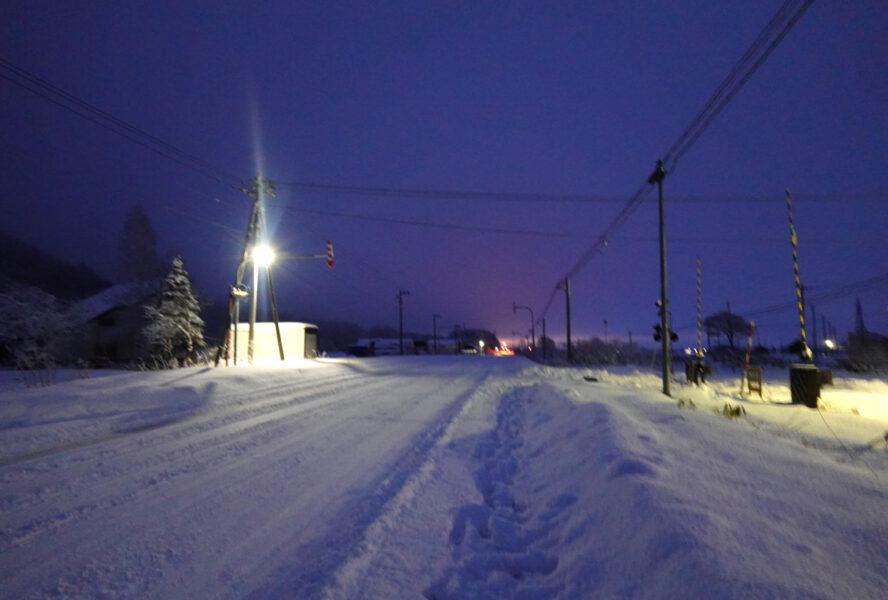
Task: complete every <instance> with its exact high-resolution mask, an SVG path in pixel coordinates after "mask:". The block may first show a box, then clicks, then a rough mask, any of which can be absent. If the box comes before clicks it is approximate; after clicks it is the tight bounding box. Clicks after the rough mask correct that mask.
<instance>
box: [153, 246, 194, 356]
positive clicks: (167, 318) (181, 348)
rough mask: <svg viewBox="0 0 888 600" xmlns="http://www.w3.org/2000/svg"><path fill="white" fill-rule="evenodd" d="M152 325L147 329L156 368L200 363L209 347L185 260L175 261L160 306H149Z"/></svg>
mask: <svg viewBox="0 0 888 600" xmlns="http://www.w3.org/2000/svg"><path fill="white" fill-rule="evenodd" d="M145 316H146V318H147V319H148V325H146V326H145V329H144V330H143V335H144V337H145V341H146V342H147V345H148V348H147V350H148V357H147V358H148V362H149V364H150V365H152V366H159V367H163V366H169V367H178V366H187V365H189V364H194V363H195V362H196V361H197V358H198V356H199V353H200V351H201V350H203V349H204V348H205V347H206V343H205V342H204V338H203V328H204V322H203V319H201V318H200V304H199V303H198V301H197V298H196V296H195V295H194V292H193V291H192V289H191V280H190V279H189V278H188V272H187V271H185V267H184V266H183V264H182V257H181V256H177V257H176V258H174V259H173V264H172V266H171V268H170V272H169V274H168V275H167V277H166V281H165V283H164V290H163V294H162V296H161V299H160V303H159V304H158V305H157V306H146V307H145Z"/></svg>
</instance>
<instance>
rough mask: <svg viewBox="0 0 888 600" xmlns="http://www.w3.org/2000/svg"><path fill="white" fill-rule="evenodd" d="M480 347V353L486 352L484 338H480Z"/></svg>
mask: <svg viewBox="0 0 888 600" xmlns="http://www.w3.org/2000/svg"><path fill="white" fill-rule="evenodd" d="M478 347H479V348H480V351H479V352H478V354H479V355H483V354H484V340H478Z"/></svg>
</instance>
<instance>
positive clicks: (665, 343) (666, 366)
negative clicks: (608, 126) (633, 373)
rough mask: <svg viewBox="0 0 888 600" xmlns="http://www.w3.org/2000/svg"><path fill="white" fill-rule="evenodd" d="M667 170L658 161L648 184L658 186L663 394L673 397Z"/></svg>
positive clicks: (661, 162)
mask: <svg viewBox="0 0 888 600" xmlns="http://www.w3.org/2000/svg"><path fill="white" fill-rule="evenodd" d="M665 178H666V169H665V168H664V167H663V161H662V160H658V161H657V168H656V169H654V172H653V173H651V176H650V177H648V183H650V184H652V185H653V184H655V183H656V184H657V189H658V192H659V207H660V330H661V331H662V332H663V334H662V335H661V336H660V341H661V343H662V351H663V393H664V394H666V395H667V396H671V395H672V394H671V392H670V390H669V380H670V379H671V378H672V354H671V350H670V349H669V337H670V336H669V300H668V299H667V298H666V232H665V230H664V226H663V179H665Z"/></svg>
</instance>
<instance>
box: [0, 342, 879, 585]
mask: <svg viewBox="0 0 888 600" xmlns="http://www.w3.org/2000/svg"><path fill="white" fill-rule="evenodd" d="M81 375H86V374H81ZM90 375H91V376H90V377H82V378H78V377H77V374H74V373H68V377H67V379H68V380H67V381H59V382H57V383H56V384H55V385H52V386H49V387H41V388H25V387H24V386H23V385H22V384H21V383H20V382H17V381H15V379H14V377H13V374H12V373H10V372H6V373H4V374H3V376H4V377H5V378H6V379H5V380H4V381H3V382H2V385H0V388H2V391H0V597H2V598H16V599H19V598H22V599H27V598H158V599H161V598H162V599H170V598H183V599H184V598H214V599H216V598H218V599H225V598H249V599H283V598H288V599H289V598H299V599H303V598H304V599H312V598H325V599H339V598H420V599H421V598H426V599H428V600H432V599H435V600H443V599H466V598H468V599H472V598H526V599H555V598H559V599H560V598H564V599H567V598H571V599H573V598H576V599H580V598H837V599H839V598H840V599H849V598H854V599H863V598H886V597H888V440H886V438H885V436H886V432H888V383H886V382H885V381H884V380H880V379H877V378H869V379H866V378H854V377H850V376H843V375H841V374H837V377H836V381H835V385H834V386H832V387H825V388H824V390H823V402H822V406H823V408H822V410H820V411H818V410H812V409H809V408H806V407H804V406H801V405H793V404H791V403H790V393H789V389H788V385H787V381H786V380H787V379H788V376H787V374H786V372H785V371H782V372H778V371H774V372H770V373H766V381H765V389H764V394H763V397H762V398H758V397H757V396H755V397H753V398H749V397H741V396H740V393H739V390H740V386H739V376H737V375H734V374H732V373H730V372H727V373H717V374H716V377H715V378H714V379H713V381H712V382H710V383H709V384H706V385H704V386H701V387H699V388H698V387H690V386H687V385H683V384H680V383H679V382H678V381H676V382H674V383H673V397H672V398H668V397H666V396H664V395H662V394H661V393H660V392H659V388H660V381H659V379H658V378H657V376H656V375H655V374H652V373H650V372H646V371H636V370H632V369H621V370H589V369H579V368H551V367H541V366H539V365H535V364H533V363H531V362H529V361H527V360H524V359H521V358H493V357H477V356H475V357H471V356H465V357H463V356H448V357H403V358H400V357H389V358H371V359H328V360H319V361H312V362H300V363H295V364H288V365H284V366H255V367H238V368H219V369H182V370H174V371H161V372H129V373H124V372H117V373H105V374H103V373H92V374H90ZM100 375H102V376H100ZM62 379H64V377H63V378H62ZM726 404H728V408H731V407H737V406H740V407H742V408H743V410H744V411H745V414H744V413H743V412H741V413H740V414H739V416H738V417H737V418H729V417H727V416H725V412H730V411H725V405H726Z"/></svg>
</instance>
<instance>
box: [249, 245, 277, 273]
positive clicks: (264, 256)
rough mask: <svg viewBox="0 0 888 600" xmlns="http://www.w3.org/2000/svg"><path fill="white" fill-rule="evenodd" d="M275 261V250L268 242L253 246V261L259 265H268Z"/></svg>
mask: <svg viewBox="0 0 888 600" xmlns="http://www.w3.org/2000/svg"><path fill="white" fill-rule="evenodd" d="M273 262H274V250H272V249H271V246H269V245H268V244H259V245H258V246H254V247H253V263H254V264H255V265H256V266H258V267H267V266H268V265H270V264H271V263H273Z"/></svg>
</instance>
